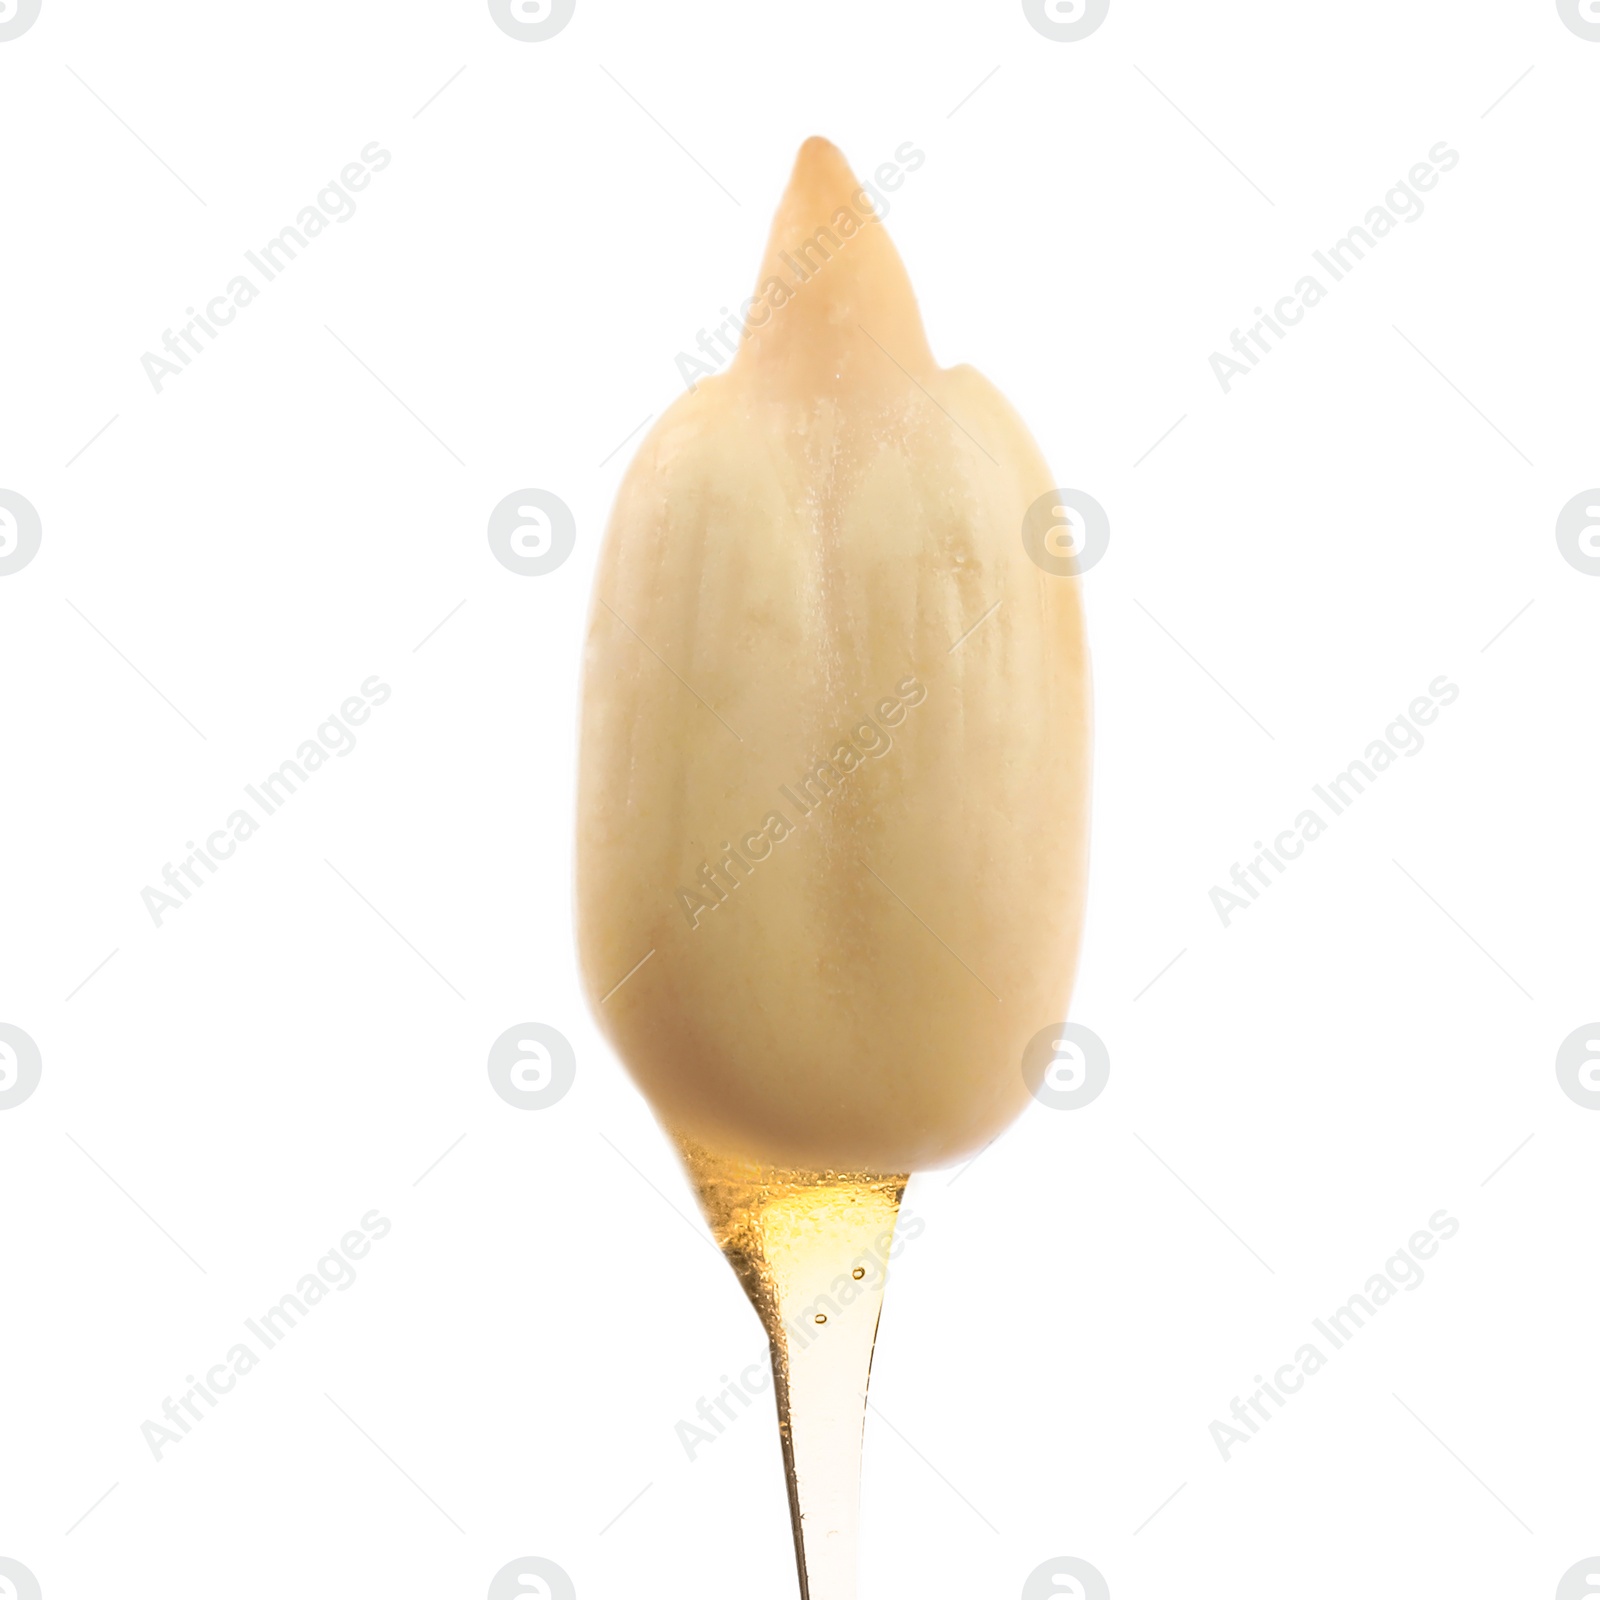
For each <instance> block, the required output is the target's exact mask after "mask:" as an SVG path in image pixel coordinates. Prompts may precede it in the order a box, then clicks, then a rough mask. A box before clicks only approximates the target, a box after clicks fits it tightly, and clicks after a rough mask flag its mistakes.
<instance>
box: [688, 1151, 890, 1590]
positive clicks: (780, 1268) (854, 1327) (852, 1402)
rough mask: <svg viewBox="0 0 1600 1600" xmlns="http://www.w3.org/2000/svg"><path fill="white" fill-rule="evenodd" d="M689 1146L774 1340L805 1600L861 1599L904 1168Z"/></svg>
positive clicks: (736, 1266) (712, 1216)
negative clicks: (880, 1169) (868, 1465)
mask: <svg viewBox="0 0 1600 1600" xmlns="http://www.w3.org/2000/svg"><path fill="white" fill-rule="evenodd" d="M678 1147H679V1149H680V1150H681V1151H682V1153H683V1158H684V1161H685V1163H686V1165H687V1166H688V1169H689V1175H690V1177H691V1178H692V1180H693V1181H694V1185H695V1188H696V1190H697V1192H698V1193H699V1196H700V1205H701V1208H702V1209H703V1210H704V1212H705V1215H706V1220H707V1221H708V1222H709V1223H710V1225H711V1231H712V1233H713V1235H714V1236H715V1238H716V1241H717V1243H718V1244H719V1245H720V1246H721V1248H722V1252H723V1254H724V1255H725V1256H727V1258H728V1260H729V1261H730V1262H731V1263H732V1265H733V1270H734V1271H735V1272H736V1273H737V1274H738V1275H739V1281H740V1282H741V1283H742V1284H743V1285H744V1289H745V1293H746V1294H748V1295H749V1296H750V1301H751V1304H752V1305H754V1306H755V1308H756V1312H757V1314H758V1315H759V1316H760V1318H761V1321H762V1325H763V1326H764V1327H765V1328H766V1330H767V1339H768V1342H769V1344H770V1345H771V1348H772V1373H773V1378H774V1381H775V1384H776V1394H777V1401H778V1430H779V1433H780V1435H781V1437H782V1441H783V1464H784V1470H785V1473H786V1475H787V1477H788V1483H789V1514H790V1517H791V1519H792V1521H793V1524H794V1543H795V1556H796V1559H797V1561H798V1562H799V1568H800V1594H801V1597H802V1600H855V1594H856V1558H857V1548H858V1544H859V1528H860V1508H861V1437H862V1429H863V1426H864V1424H865V1421H866V1404H867V1380H868V1378H869V1376H870V1374H871V1371H872V1347H873V1341H874V1340H875V1338H876V1337H877V1332H878V1314H879V1312H880V1310H881V1309H882V1306H883V1285H884V1263H885V1262H887V1260H888V1257H889V1246H890V1243H891V1241H892V1240H893V1237H894V1225H895V1218H896V1216H897V1215H898V1214H899V1210H900V1200H901V1197H902V1196H903V1195H904V1193H905V1187H906V1181H907V1179H906V1176H905V1175H903V1174H902V1175H899V1176H883V1175H879V1174H875V1173H846V1172H804V1171H794V1170H785V1169H780V1168H773V1167H762V1166H758V1165H756V1164H755V1163H753V1162H748V1161H740V1160H735V1159H731V1158H728V1157H724V1156H719V1155H715V1154H713V1153H712V1152H711V1151H708V1150H706V1149H704V1148H703V1147H701V1146H699V1145H696V1144H694V1143H693V1142H692V1141H690V1140H688V1139H684V1138H679V1140H678Z"/></svg>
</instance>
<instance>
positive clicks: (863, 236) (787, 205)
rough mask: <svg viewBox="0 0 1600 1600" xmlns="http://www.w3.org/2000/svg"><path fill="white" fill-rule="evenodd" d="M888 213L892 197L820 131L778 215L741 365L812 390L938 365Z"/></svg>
mask: <svg viewBox="0 0 1600 1600" xmlns="http://www.w3.org/2000/svg"><path fill="white" fill-rule="evenodd" d="M884 209H885V198H884V196H883V195H882V194H881V193H880V192H879V191H877V190H875V189H869V188H868V187H867V186H866V185H864V184H863V183H862V182H861V180H860V179H859V178H857V177H856V175H855V173H854V171H853V170H852V169H851V166H850V163H849V162H848V161H847V160H846V159H845V156H844V153H843V151H841V150H840V149H839V147H838V146H837V145H835V144H833V143H832V142H831V141H830V140H827V139H823V138H820V137H815V136H814V137H812V138H810V139H807V140H806V142H805V143H804V144H803V145H801V146H800V151H799V154H798V155H797V156H796V157H795V163H794V170H793V172H792V173H791V174H790V177H789V185H788V188H787V189H786V190H785V191H784V194H783V198H782V199H781V200H780V201H779V203H778V210H777V214H776V216H775V217H774V218H773V223H772V231H771V234H770V235H769V237H768V240H767V251H766V256H765V258H764V259H763V261H762V264H761V274H760V277H759V279H758V280H757V283H756V291H755V296H754V299H753V302H752V304H751V306H750V310H749V312H748V315H747V319H746V325H747V327H748V328H749V337H748V339H747V340H746V341H745V343H744V345H743V346H742V348H741V352H740V363H739V364H741V365H744V366H745V367H746V369H747V370H749V371H751V372H752V373H753V374H757V375H759V376H761V377H763V378H767V379H771V380H774V381H777V382H781V383H784V384H787V385H789V386H791V387H803V388H836V387H840V386H844V385H850V384H853V385H858V386H866V387H871V388H878V387H882V386H884V385H887V384H890V383H898V384H903V383H904V382H905V381H906V376H905V375H906V374H907V373H911V374H914V375H916V376H917V377H918V378H921V377H924V376H926V375H927V374H928V373H930V372H932V371H933V370H934V362H933V355H932V352H931V351H930V350H929V348H928V340H927V335H926V333H925V332H924V331H923V327H922V315H921V313H920V312H919V311H918V309H917V299H916V295H915V294H914V293H913V291H912V288H911V280H910V278H909V277H908V276H907V275H906V269H905V266H904V264H903V263H902V262H901V260H900V254H899V252H898V251H897V250H896V249H895V247H894V244H893V242H892V241H891V240H890V238H889V234H888V230H887V229H886V228H885V227H884V225H883V222H882V220H881V216H880V213H881V212H882V210H884ZM897 367H898V368H900V369H903V370H901V371H897V370H896V368H897Z"/></svg>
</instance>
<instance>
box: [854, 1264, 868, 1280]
mask: <svg viewBox="0 0 1600 1600" xmlns="http://www.w3.org/2000/svg"><path fill="white" fill-rule="evenodd" d="M866 1275H867V1269H866V1268H865V1267H857V1268H856V1270H855V1271H854V1272H852V1273H851V1274H850V1276H851V1277H852V1278H864V1277H866Z"/></svg>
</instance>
